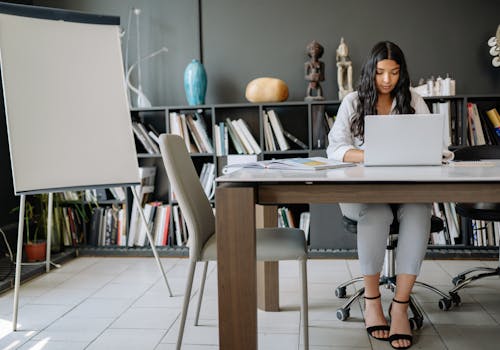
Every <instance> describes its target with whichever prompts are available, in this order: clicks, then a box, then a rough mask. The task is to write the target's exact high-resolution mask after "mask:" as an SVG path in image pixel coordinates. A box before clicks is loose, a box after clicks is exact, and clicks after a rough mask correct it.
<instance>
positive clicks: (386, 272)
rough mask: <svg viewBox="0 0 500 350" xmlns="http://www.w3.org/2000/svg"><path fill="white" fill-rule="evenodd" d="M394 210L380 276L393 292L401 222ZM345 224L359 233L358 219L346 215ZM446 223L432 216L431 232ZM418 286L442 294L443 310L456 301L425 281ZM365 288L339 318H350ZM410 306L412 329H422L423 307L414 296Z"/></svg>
mask: <svg viewBox="0 0 500 350" xmlns="http://www.w3.org/2000/svg"><path fill="white" fill-rule="evenodd" d="M391 207H392V211H393V212H394V213H395V215H394V221H393V222H392V224H391V226H390V230H389V237H388V238H387V246H386V251H385V258H384V268H383V270H382V273H381V276H380V283H379V285H384V286H385V287H386V288H388V289H391V291H392V292H394V290H395V288H396V273H395V271H396V270H395V254H394V250H395V249H396V247H397V242H398V239H397V236H398V230H399V223H398V221H397V219H396V217H397V215H396V211H397V206H393V205H391ZM342 220H343V224H344V229H345V230H346V231H347V232H349V233H353V234H357V221H355V220H351V219H349V218H348V217H346V216H344V217H343V218H342ZM443 227H444V223H443V220H441V219H440V218H438V217H437V216H432V217H431V232H439V231H441V230H443ZM362 281H363V277H356V278H354V279H351V280H349V281H347V282H344V283H342V284H341V285H339V286H338V287H337V288H336V289H335V296H336V297H338V298H346V297H347V295H346V288H347V287H348V286H349V285H351V284H354V283H356V282H362ZM415 285H416V286H421V287H424V288H427V289H429V290H431V291H433V292H435V293H437V294H438V295H440V296H441V299H440V300H439V304H438V305H439V308H440V309H441V310H448V309H450V307H451V305H452V302H455V300H453V299H452V298H451V297H450V296H449V295H448V294H446V293H444V292H442V291H440V290H439V289H437V288H435V287H433V286H431V285H429V284H427V283H424V282H419V281H416V282H415ZM364 292H365V289H364V288H360V289H358V290H357V292H356V293H354V294H353V295H352V296H351V297H350V298H349V299H348V300H347V301H346V302H345V304H344V305H343V306H342V307H340V308H339V309H337V312H336V315H337V319H339V320H340V321H345V320H346V319H348V318H349V314H350V306H351V304H352V303H353V302H355V301H356V300H358V299H359V298H362V297H363V295H364ZM409 308H410V310H411V312H412V317H410V318H409V321H410V326H411V328H412V329H420V328H421V327H422V325H423V320H424V318H423V313H422V309H421V308H420V306H419V305H418V304H417V303H416V301H415V300H414V298H413V297H412V296H410V305H409Z"/></svg>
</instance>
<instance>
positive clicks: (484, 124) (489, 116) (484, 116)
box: [467, 102, 500, 146]
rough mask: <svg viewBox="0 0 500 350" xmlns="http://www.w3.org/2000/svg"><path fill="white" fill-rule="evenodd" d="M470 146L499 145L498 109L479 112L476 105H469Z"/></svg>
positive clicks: (499, 116) (499, 123) (499, 117)
mask: <svg viewBox="0 0 500 350" xmlns="http://www.w3.org/2000/svg"><path fill="white" fill-rule="evenodd" d="M467 116H468V118H467V121H468V131H469V133H468V135H467V136H468V141H469V145H471V146H475V145H484V144H489V145H499V144H500V115H499V113H498V110H497V109H496V108H492V109H489V110H485V111H481V112H479V109H478V107H477V105H476V104H475V103H471V102H469V103H467Z"/></svg>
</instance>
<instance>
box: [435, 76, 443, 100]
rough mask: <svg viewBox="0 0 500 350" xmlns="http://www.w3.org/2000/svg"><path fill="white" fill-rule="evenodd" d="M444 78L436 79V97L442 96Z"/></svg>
mask: <svg viewBox="0 0 500 350" xmlns="http://www.w3.org/2000/svg"><path fill="white" fill-rule="evenodd" d="M442 82H443V78H441V76H440V75H438V77H437V79H436V83H435V84H434V96H442V95H443V94H442V92H441V86H442Z"/></svg>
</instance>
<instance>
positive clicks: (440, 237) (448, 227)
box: [429, 203, 461, 245]
mask: <svg viewBox="0 0 500 350" xmlns="http://www.w3.org/2000/svg"><path fill="white" fill-rule="evenodd" d="M432 214H433V215H435V216H437V217H439V218H441V220H443V223H444V228H443V230H442V231H440V232H432V233H431V235H430V238H429V243H430V244H432V245H455V244H460V243H461V234H460V227H461V219H460V216H458V215H457V213H456V210H455V203H433V206H432Z"/></svg>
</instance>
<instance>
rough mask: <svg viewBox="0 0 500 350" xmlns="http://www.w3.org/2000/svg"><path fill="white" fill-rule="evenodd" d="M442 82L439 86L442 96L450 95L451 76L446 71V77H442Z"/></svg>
mask: <svg viewBox="0 0 500 350" xmlns="http://www.w3.org/2000/svg"><path fill="white" fill-rule="evenodd" d="M442 84H443V85H442V86H441V92H442V95H443V96H450V95H451V93H450V88H451V86H450V85H451V78H450V75H449V74H448V73H446V78H444V80H443V82H442Z"/></svg>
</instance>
